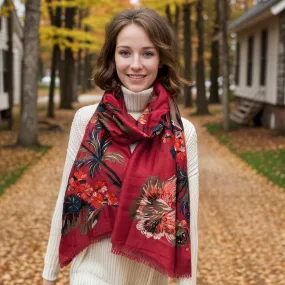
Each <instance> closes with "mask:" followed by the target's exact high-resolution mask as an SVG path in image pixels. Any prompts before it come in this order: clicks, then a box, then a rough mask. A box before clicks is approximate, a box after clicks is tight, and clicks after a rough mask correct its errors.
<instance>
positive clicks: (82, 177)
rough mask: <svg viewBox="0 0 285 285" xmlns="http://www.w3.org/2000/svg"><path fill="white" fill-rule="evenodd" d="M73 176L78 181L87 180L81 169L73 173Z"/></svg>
mask: <svg viewBox="0 0 285 285" xmlns="http://www.w3.org/2000/svg"><path fill="white" fill-rule="evenodd" d="M74 176H75V177H76V178H77V179H78V180H79V181H80V180H85V179H86V178H87V174H86V173H84V172H83V171H82V170H81V169H80V170H79V171H76V172H75V173H74Z"/></svg>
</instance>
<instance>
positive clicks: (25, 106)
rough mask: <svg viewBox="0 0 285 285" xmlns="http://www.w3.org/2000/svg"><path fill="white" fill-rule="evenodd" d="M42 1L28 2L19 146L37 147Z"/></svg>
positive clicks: (31, 0) (30, 0)
mask: <svg viewBox="0 0 285 285" xmlns="http://www.w3.org/2000/svg"><path fill="white" fill-rule="evenodd" d="M40 4H41V2H40V0H27V1H26V15H25V25H24V45H23V50H24V54H23V71H22V73H23V94H22V104H21V118H20V131H19V136H18V145H21V146H37V145H39V143H38V117H37V88H38V78H37V77H38V59H39V33H38V31H39V25H40Z"/></svg>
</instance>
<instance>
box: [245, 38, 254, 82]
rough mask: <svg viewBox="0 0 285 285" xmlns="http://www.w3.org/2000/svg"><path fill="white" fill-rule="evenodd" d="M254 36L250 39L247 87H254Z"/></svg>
mask: <svg viewBox="0 0 285 285" xmlns="http://www.w3.org/2000/svg"><path fill="white" fill-rule="evenodd" d="M252 67H253V36H251V37H249V39H248V47H247V76H246V83H247V86H251V85H252V72H253V68H252Z"/></svg>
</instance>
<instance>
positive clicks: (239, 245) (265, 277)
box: [182, 110, 285, 285]
mask: <svg viewBox="0 0 285 285" xmlns="http://www.w3.org/2000/svg"><path fill="white" fill-rule="evenodd" d="M182 114H183V115H184V116H185V117H187V114H189V111H187V112H186V111H185V110H182ZM207 119H208V118H197V117H192V118H191V121H192V122H193V124H194V125H195V126H196V129H197V133H198V146H199V165H200V201H199V261H198V269H199V270H198V277H199V278H198V279H199V282H198V284H197V285H243V284H246V285H247V284H254V285H265V284H266V285H281V284H283V285H284V284H285V255H284V252H285V212H284V206H285V193H284V190H282V189H281V188H279V187H277V186H275V185H273V184H272V183H271V182H269V181H268V180H267V179H265V178H264V177H262V176H260V175H259V174H257V173H256V172H255V171H254V170H252V169H251V168H250V167H249V166H248V165H246V164H245V163H244V162H243V161H241V160H240V159H239V158H238V157H236V156H235V155H234V154H232V153H231V152H230V151H229V150H228V149H227V148H226V147H225V146H222V145H220V144H219V143H218V142H217V140H216V139H215V138H214V137H212V136H210V135H209V134H208V133H207V131H206V130H205V129H204V128H203V127H202V123H203V122H204V121H206V120H207Z"/></svg>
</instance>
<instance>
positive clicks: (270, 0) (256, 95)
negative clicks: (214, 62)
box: [229, 0, 285, 130]
mask: <svg viewBox="0 0 285 285" xmlns="http://www.w3.org/2000/svg"><path fill="white" fill-rule="evenodd" d="M229 32H231V33H236V35H237V45H236V58H235V79H236V90H235V91H236V92H235V96H236V99H237V100H236V102H237V110H236V111H235V112H234V113H233V114H231V118H232V119H233V120H235V121H237V122H239V123H247V122H249V120H251V119H254V117H256V116H259V118H260V121H261V123H262V124H263V125H264V126H266V127H268V128H271V129H284V130H285V0H259V1H257V3H256V4H255V6H254V7H253V8H251V9H249V10H248V11H247V12H246V13H245V14H243V15H242V16H241V17H240V18H238V19H237V20H236V21H234V22H233V23H232V24H230V25H229Z"/></svg>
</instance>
